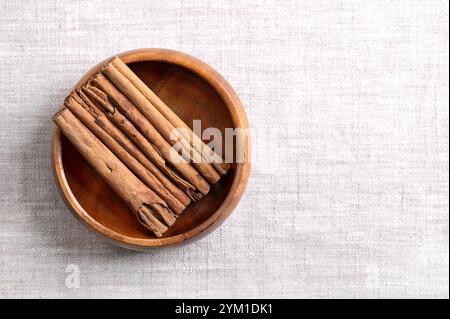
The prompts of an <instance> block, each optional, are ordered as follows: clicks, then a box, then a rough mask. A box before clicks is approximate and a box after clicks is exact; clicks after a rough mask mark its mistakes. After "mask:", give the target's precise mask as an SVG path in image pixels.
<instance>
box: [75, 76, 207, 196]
mask: <svg viewBox="0 0 450 319" xmlns="http://www.w3.org/2000/svg"><path fill="white" fill-rule="evenodd" d="M105 79H106V78H105ZM106 80H107V79H106ZM111 85H112V84H111ZM83 91H84V92H86V94H87V95H89V96H90V97H91V98H92V99H93V100H95V101H96V102H97V103H98V104H99V105H100V106H101V107H102V110H103V112H104V113H105V114H106V115H107V116H108V118H109V119H110V120H111V122H113V123H114V124H115V125H116V126H117V127H118V128H119V129H121V130H122V132H124V133H125V135H127V136H128V138H129V139H130V140H132V141H133V142H134V143H135V144H136V145H137V146H138V147H139V148H140V149H141V151H142V152H143V153H144V154H145V155H147V157H148V159H150V160H151V161H152V162H153V163H155V165H156V166H157V167H158V168H159V169H161V171H162V172H163V173H165V174H166V175H167V176H168V177H169V178H170V179H171V180H172V181H173V182H174V183H175V184H176V185H178V187H179V188H180V189H181V190H183V191H184V192H186V194H187V195H188V196H189V197H190V198H192V199H193V200H198V199H200V198H201V197H202V196H203V195H202V193H199V192H198V191H197V190H196V188H195V186H193V185H192V184H191V183H189V182H188V181H187V180H185V179H184V178H182V177H181V176H180V175H179V174H178V173H177V172H176V171H175V170H173V169H172V168H171V167H169V166H168V165H167V163H166V161H165V159H164V158H163V157H162V155H161V153H160V152H159V150H158V149H157V148H156V147H155V146H154V145H153V144H152V143H150V142H149V141H148V140H147V139H146V138H145V137H144V136H143V135H142V133H141V132H139V130H138V129H137V128H136V127H135V126H134V125H133V123H131V122H130V121H129V120H128V119H127V118H126V117H125V116H124V115H123V114H122V113H121V112H120V111H119V110H117V108H116V107H115V105H114V104H113V102H112V101H110V99H109V97H108V95H107V94H106V93H105V92H103V91H102V90H101V89H99V88H97V87H95V86H92V85H91V84H90V83H88V84H87V85H86V86H85V87H83ZM147 157H145V160H148V159H147Z"/></svg>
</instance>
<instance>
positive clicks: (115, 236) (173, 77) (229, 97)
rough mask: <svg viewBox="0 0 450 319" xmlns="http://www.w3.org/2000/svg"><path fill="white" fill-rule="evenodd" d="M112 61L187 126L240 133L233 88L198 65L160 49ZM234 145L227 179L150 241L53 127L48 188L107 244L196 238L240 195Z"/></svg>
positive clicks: (241, 169)
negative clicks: (52, 178)
mask: <svg viewBox="0 0 450 319" xmlns="http://www.w3.org/2000/svg"><path fill="white" fill-rule="evenodd" d="M118 56H120V57H121V59H122V60H123V61H124V62H125V63H126V64H127V65H128V66H129V67H130V68H131V69H132V70H133V71H134V72H135V73H136V74H137V75H138V76H139V77H140V78H141V79H142V80H143V81H144V82H145V83H146V84H147V85H148V86H149V87H150V88H151V89H152V90H153V91H154V92H155V93H156V94H158V96H159V97H160V98H161V99H162V100H163V101H165V102H166V104H167V105H169V106H170V107H171V108H172V109H173V110H174V111H175V113H177V115H178V116H179V117H180V118H181V119H183V120H184V121H185V122H186V123H187V124H188V125H190V126H191V127H192V121H193V120H194V119H200V120H201V121H202V122H201V124H202V129H205V128H207V127H216V128H219V129H220V130H221V131H222V136H224V134H223V132H224V130H225V128H244V129H247V128H248V122H247V117H246V115H245V112H244V109H243V107H242V104H241V102H240V101H239V98H238V97H237V95H236V93H235V92H234V90H233V89H232V88H231V86H230V85H229V84H228V82H227V81H226V80H225V79H224V78H223V77H222V76H221V75H220V74H219V73H217V72H216V71H215V70H213V69H212V68H211V67H209V66H208V65H207V64H205V63H203V62H201V61H199V60H198V59H196V58H194V57H192V56H189V55H187V54H184V53H181V52H177V51H172V50H165V49H140V50H135V51H130V52H125V53H122V54H119V55H118ZM108 61H109V59H107V60H105V61H103V62H101V63H100V64H98V65H97V66H95V67H94V68H92V69H91V70H90V71H89V72H87V73H86V75H85V76H84V77H83V78H82V79H81V80H80V82H79V83H78V84H77V85H76V87H80V86H82V85H83V84H85V83H86V82H87V80H88V79H89V78H90V77H91V76H92V75H93V74H95V73H96V72H98V71H99V70H100V69H101V67H102V66H103V65H104V64H105V63H107V62H108ZM247 137H248V135H247ZM222 144H223V143H222ZM235 147H236V144H235ZM241 147H242V150H240V151H241V152H242V154H243V155H244V156H243V157H244V161H243V162H242V163H232V164H231V168H230V170H229V171H228V173H227V174H226V175H225V176H222V178H221V179H220V181H219V182H218V183H216V184H214V185H213V186H212V187H211V190H210V192H209V193H208V194H207V195H206V196H205V197H204V198H202V199H201V200H200V201H198V202H195V203H191V204H190V205H189V206H188V207H187V208H186V209H185V211H183V213H182V214H181V215H180V217H179V218H178V220H177V221H176V223H175V224H174V225H173V226H172V227H171V228H170V229H169V230H168V231H167V232H166V233H165V234H164V236H163V237H161V238H156V237H154V236H153V235H152V234H151V233H150V232H149V231H147V230H146V229H145V228H144V227H142V226H141V225H140V224H139V223H138V222H137V220H136V218H135V216H134V215H133V214H132V213H131V212H130V211H129V209H128V208H127V207H126V206H125V204H124V203H123V202H122V200H121V199H120V198H119V197H118V196H117V195H116V194H115V193H114V192H113V191H112V190H111V189H110V187H109V186H108V185H107V184H106V183H105V181H103V179H102V178H101V177H100V176H99V175H98V174H97V173H96V172H95V171H94V169H93V168H92V167H91V166H90V165H89V164H88V163H87V162H86V161H85V160H84V159H83V157H81V155H80V154H79V153H78V151H77V150H76V149H75V148H74V146H73V145H72V144H71V143H70V142H69V140H68V139H67V138H65V137H64V135H62V134H61V132H60V130H59V129H58V128H56V127H55V129H54V133H53V138H52V155H51V156H52V164H53V171H54V175H55V179H56V183H57V185H58V187H59V189H60V191H61V194H62V196H63V198H64V200H65V202H66V204H67V206H68V207H69V209H70V211H71V212H72V213H73V214H74V215H75V217H77V218H78V219H79V220H80V221H81V223H83V224H85V225H87V226H88V228H89V229H91V230H93V231H94V232H95V233H97V234H99V235H101V236H102V237H104V238H107V239H109V240H111V241H112V242H113V243H115V244H118V245H120V246H122V247H126V248H130V249H135V250H145V249H150V248H154V247H162V246H168V245H175V244H180V243H183V242H187V241H191V240H194V239H198V238H200V237H202V236H203V235H205V234H207V233H209V232H210V231H212V230H213V229H215V228H216V227H217V226H218V225H220V224H221V223H222V222H223V221H224V220H225V219H226V218H227V217H228V216H229V215H230V214H231V212H232V211H233V209H234V208H235V207H236V205H237V203H238V202H239V200H240V198H241V196H242V194H243V192H244V189H245V186H246V184H247V180H248V176H249V170H250V164H249V155H250V143H249V139H248V138H247V139H246V140H244V143H242V144H241Z"/></svg>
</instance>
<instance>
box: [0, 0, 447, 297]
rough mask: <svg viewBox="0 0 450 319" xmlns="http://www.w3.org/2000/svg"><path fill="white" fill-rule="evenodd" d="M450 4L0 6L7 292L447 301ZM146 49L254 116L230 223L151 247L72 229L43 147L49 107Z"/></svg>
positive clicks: (3, 290)
mask: <svg viewBox="0 0 450 319" xmlns="http://www.w3.org/2000/svg"><path fill="white" fill-rule="evenodd" d="M448 9H449V8H448V2H447V1H446V0H442V1H379V0H366V1H323V0H320V1H167V2H166V1H144V0H140V1H114V2H100V1H86V2H85V1H83V2H78V1H67V2H64V1H48V0H44V1H2V2H1V4H0V13H1V14H0V31H1V33H0V34H1V40H0V92H1V93H0V111H1V113H0V114H1V116H0V143H1V148H0V176H1V178H0V297H7V298H13V297H64V298H69V297H75V298H77V297H124V298H131V297H162V298H165V297H180V298H188V297H189V298H196V297H219V298H220V297H237V298H240V297H256V298H260V297H286V298H294V297H295V298H334V297H349V298H356V297H363V298H369V297H375V298H377V297H386V298H387V297H398V298H400V297H413V298H416V297H438V298H448V297H449V288H448V287H449V282H448V274H449V267H448V262H449V253H448V252H449V242H448V239H449V236H448V234H449V233H448V228H449V198H448V191H449V170H448V165H449V162H448V155H449V154H448V150H449V144H448V143H449V135H448V134H449V133H448V130H449V117H448V98H449V82H448V77H449V74H448V67H449V65H448V58H449V54H448V52H449V42H448V39H449V38H448ZM143 47H162V48H170V49H175V50H180V51H183V52H186V53H188V54H191V55H194V56H196V57H198V58H200V59H201V60H203V61H205V62H207V63H208V64H210V65H211V66H212V67H214V68H215V69H217V70H218V71H219V72H220V73H221V74H222V75H223V76H224V77H225V78H226V79H227V80H228V81H229V82H230V83H231V85H232V86H233V87H234V89H235V90H236V92H237V94H238V95H239V96H240V98H241V100H242V103H243V105H244V107H245V110H246V112H247V114H248V119H249V122H250V125H251V126H252V128H253V131H252V134H253V135H252V147H253V157H252V161H253V163H252V172H251V177H250V180H249V183H248V187H247V190H246V193H245V195H244V196H243V198H242V201H241V202H240V204H239V206H238V207H237V209H236V210H235V211H234V213H233V214H232V215H231V217H230V218H229V219H228V220H227V221H226V222H225V223H224V224H223V225H222V226H221V227H220V228H219V229H217V230H216V231H215V232H213V233H212V234H210V235H209V236H207V237H205V238H203V239H201V240H200V241H198V242H195V243H193V244H191V245H187V246H181V247H176V248H171V249H165V250H159V251H155V252H152V253H136V252H132V251H127V250H124V249H121V248H116V247H115V246H112V245H111V244H109V243H106V242H103V241H102V240H100V239H99V238H97V237H96V236H94V235H93V234H92V233H90V232H89V231H88V230H87V229H86V228H85V227H83V226H82V225H81V224H79V223H78V222H77V221H76V220H75V219H74V218H73V217H72V215H71V214H70V213H69V211H68V209H67V208H66V207H65V206H64V204H63V201H62V199H61V197H60V195H59V193H58V191H57V189H56V186H55V183H54V180H53V176H52V173H51V166H50V156H49V154H50V139H51V131H52V129H53V124H52V121H51V116H52V114H53V113H54V112H55V111H56V110H57V109H58V108H59V107H60V106H61V104H62V102H63V99H64V97H65V96H66V94H67V93H68V92H69V90H70V89H71V88H72V87H73V85H74V84H75V83H76V82H77V81H78V79H79V78H80V77H81V76H82V75H83V74H84V73H85V72H86V71H87V70H88V69H90V68H91V67H92V66H93V65H95V64H96V63H98V62H99V61H101V60H103V59H105V58H107V57H109V56H112V55H114V54H117V53H120V52H123V51H127V50H131V49H136V48H143ZM73 269H79V279H80V281H79V283H80V285H79V288H76V286H75V287H74V286H73V285H72V286H71V285H70V280H69V281H68V279H70V276H72V275H74V274H75V273H73V271H72V270H73ZM66 270H67V272H66ZM67 276H69V278H67Z"/></svg>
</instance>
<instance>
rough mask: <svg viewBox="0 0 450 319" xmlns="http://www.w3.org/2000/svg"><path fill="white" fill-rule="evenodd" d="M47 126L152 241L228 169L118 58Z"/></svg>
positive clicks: (71, 97) (69, 99)
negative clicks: (101, 180)
mask: <svg viewBox="0 0 450 319" xmlns="http://www.w3.org/2000/svg"><path fill="white" fill-rule="evenodd" d="M53 120H54V122H55V123H56V124H57V125H58V127H59V128H60V129H61V131H62V133H63V134H64V135H65V136H66V137H67V138H68V139H69V140H70V141H71V143H72V144H73V145H74V146H75V147H76V148H77V149H78V151H79V152H80V153H81V155H82V156H83V157H84V158H85V159H86V160H87V161H88V162H89V163H90V164H91V165H92V166H93V167H94V169H95V170H96V171H97V172H98V173H99V174H100V176H102V177H103V178H104V179H105V180H106V182H107V183H108V184H109V185H110V186H111V188H112V189H113V190H114V191H115V192H116V193H117V194H118V195H119V196H120V197H121V198H122V200H123V201H124V202H125V203H126V204H127V205H128V206H129V208H130V209H131V211H132V212H133V213H134V214H135V216H136V218H137V220H138V221H139V223H141V224H142V225H143V226H144V227H146V228H147V229H149V230H151V231H152V232H153V233H154V235H155V236H157V237H161V236H162V235H163V234H164V232H165V231H166V230H167V229H168V228H169V227H170V226H172V225H173V224H174V222H175V221H176V219H177V217H178V215H179V214H181V212H182V211H183V210H184V209H185V208H186V207H187V206H188V205H189V203H190V202H191V201H198V200H200V199H201V198H202V197H203V196H205V195H206V194H207V193H208V192H209V189H210V185H211V184H214V183H216V182H217V181H218V180H219V179H220V177H221V176H222V175H224V174H226V173H227V170H228V169H229V167H230V166H229V164H227V163H224V162H223V160H222V158H221V157H220V156H219V155H217V154H216V153H215V152H214V151H213V150H211V149H210V148H209V147H208V146H207V145H206V144H205V143H204V142H203V141H202V140H201V139H200V138H199V137H198V136H197V135H196V134H194V133H193V132H192V130H191V129H190V128H189V126H188V125H187V124H186V123H184V122H183V121H182V120H181V119H180V118H179V117H178V116H177V115H176V114H175V113H174V112H173V111H172V110H171V109H170V108H169V107H168V106H167V105H166V104H165V103H164V102H163V101H162V100H161V99H160V98H159V97H158V96H157V95H156V94H155V93H154V92H153V91H152V90H151V89H150V88H149V87H148V86H147V85H146V84H145V83H144V82H143V81H142V80H141V79H139V78H138V77H137V76H136V74H134V73H133V71H132V70H131V69H130V68H129V67H128V66H127V65H126V64H125V63H124V62H123V61H122V60H121V59H120V58H118V57H115V58H113V59H112V60H111V61H110V62H109V63H107V64H106V65H105V66H104V67H103V68H102V69H101V71H100V72H99V73H97V74H95V75H94V76H93V77H92V78H91V79H89V80H88V81H87V83H86V84H85V85H84V86H82V87H81V88H79V89H76V90H74V91H73V92H71V93H70V95H69V96H68V97H67V98H66V100H65V102H64V108H63V109H62V110H60V111H59V112H58V113H56V114H55V115H54V117H53ZM175 145H177V147H178V150H177V149H176V148H174V147H173V146H175Z"/></svg>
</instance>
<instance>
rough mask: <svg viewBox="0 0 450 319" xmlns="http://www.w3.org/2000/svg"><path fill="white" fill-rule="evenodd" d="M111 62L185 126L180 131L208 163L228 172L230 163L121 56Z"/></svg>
mask: <svg viewBox="0 0 450 319" xmlns="http://www.w3.org/2000/svg"><path fill="white" fill-rule="evenodd" d="M111 63H112V64H113V65H114V66H115V67H116V69H117V70H118V71H119V72H120V73H122V74H123V75H124V76H125V77H126V78H127V79H128V80H129V81H130V82H131V83H133V84H134V86H135V87H136V88H137V89H138V90H139V91H140V92H141V93H142V94H143V95H144V96H145V97H146V98H147V99H148V100H149V101H150V103H152V104H153V105H154V106H155V108H156V109H157V110H158V111H159V112H160V113H161V114H162V115H163V116H164V117H165V118H166V119H167V120H168V121H169V122H170V123H171V124H172V125H173V126H174V127H176V128H183V130H180V133H181V134H182V135H183V136H184V137H185V138H186V140H187V141H190V143H191V146H192V147H194V148H195V149H196V150H197V151H198V152H199V153H200V154H202V156H203V158H205V159H206V160H207V161H208V163H212V164H213V166H214V168H215V169H216V170H217V172H218V173H219V174H221V175H224V174H226V173H227V170H228V169H229V168H230V164H228V163H224V162H223V160H222V158H221V157H220V156H219V155H217V153H216V152H214V151H213V150H212V149H211V148H210V147H209V146H208V145H206V144H205V143H204V142H203V141H202V139H201V138H199V137H198V136H197V135H196V134H195V133H194V132H193V131H192V130H191V128H190V127H189V126H188V125H187V124H186V123H185V122H184V121H183V120H182V119H180V118H179V117H178V115H176V114H175V112H174V111H172V109H171V108H169V107H168V106H167V105H166V104H165V103H164V102H163V101H162V100H161V99H160V98H159V96H157V95H156V94H155V93H154V92H153V91H152V90H151V89H150V88H149V87H148V86H147V85H146V84H145V83H144V82H143V81H142V80H141V79H140V78H139V77H138V76H137V75H136V74H135V73H134V72H133V71H132V70H131V69H130V68H129V67H128V66H127V65H126V64H125V63H124V62H123V61H122V60H121V59H120V58H119V57H114V58H113V59H112V60H111Z"/></svg>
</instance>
